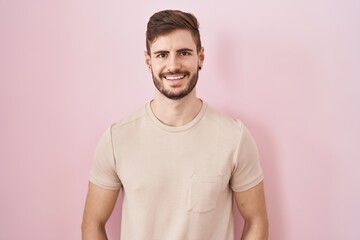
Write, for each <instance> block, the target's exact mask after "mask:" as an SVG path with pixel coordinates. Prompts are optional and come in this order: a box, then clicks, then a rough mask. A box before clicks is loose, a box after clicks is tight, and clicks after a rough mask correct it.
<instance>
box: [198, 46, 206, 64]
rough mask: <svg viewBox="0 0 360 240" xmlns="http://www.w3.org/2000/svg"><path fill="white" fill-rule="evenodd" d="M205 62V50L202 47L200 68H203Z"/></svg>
mask: <svg viewBox="0 0 360 240" xmlns="http://www.w3.org/2000/svg"><path fill="white" fill-rule="evenodd" d="M204 60H205V55H204V48H203V47H201V48H200V51H199V67H200V68H202V66H203V64H204Z"/></svg>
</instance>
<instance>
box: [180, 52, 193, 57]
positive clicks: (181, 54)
mask: <svg viewBox="0 0 360 240" xmlns="http://www.w3.org/2000/svg"><path fill="white" fill-rule="evenodd" d="M190 55H191V53H190V52H188V51H182V52H180V56H190Z"/></svg>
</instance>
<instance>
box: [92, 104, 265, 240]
mask: <svg viewBox="0 0 360 240" xmlns="http://www.w3.org/2000/svg"><path fill="white" fill-rule="evenodd" d="M262 180H263V174H262V170H261V167H260V163H259V160H258V151H257V148H256V144H255V142H254V140H253V138H252V137H251V135H250V133H249V131H248V130H247V129H246V127H245V126H244V125H243V123H241V122H240V121H239V120H236V119H232V118H230V117H228V116H226V115H224V114H222V113H219V112H217V111H215V110H214V109H212V108H211V107H209V106H208V105H207V104H206V103H203V106H202V108H201V111H200V112H199V114H198V115H197V116H196V117H195V118H194V119H193V121H191V122H190V123H188V124H186V125H184V126H181V127H170V126H167V125H164V124H163V123H161V122H160V121H159V120H158V119H157V118H156V117H155V115H154V114H153V112H152V110H151V108H150V104H147V105H146V106H145V107H144V108H142V109H141V110H139V111H137V112H136V113H135V114H133V115H131V116H130V117H128V118H126V119H123V120H122V121H120V122H118V123H116V124H113V125H112V126H111V127H110V128H109V129H108V130H107V131H106V132H105V133H104V135H103V136H102V138H101V140H100V142H99V144H98V146H97V148H96V151H95V160H94V165H93V169H92V172H91V176H90V181H91V182H92V183H94V184H96V185H98V186H100V187H102V188H106V189H119V188H122V189H123V206H122V226H121V239H122V240H145V239H146V240H233V238H234V236H233V232H234V226H233V213H232V192H233V191H236V192H239V191H245V190H247V189H250V188H251V187H254V186H255V185H257V184H258V183H260V182H261V181H262Z"/></svg>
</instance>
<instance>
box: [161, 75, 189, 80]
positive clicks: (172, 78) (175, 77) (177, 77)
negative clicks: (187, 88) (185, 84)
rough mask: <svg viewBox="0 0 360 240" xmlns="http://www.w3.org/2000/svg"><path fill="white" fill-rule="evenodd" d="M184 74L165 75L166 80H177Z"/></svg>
mask: <svg viewBox="0 0 360 240" xmlns="http://www.w3.org/2000/svg"><path fill="white" fill-rule="evenodd" d="M185 76H186V75H179V76H165V79H166V80H179V79H183V78H184V77H185Z"/></svg>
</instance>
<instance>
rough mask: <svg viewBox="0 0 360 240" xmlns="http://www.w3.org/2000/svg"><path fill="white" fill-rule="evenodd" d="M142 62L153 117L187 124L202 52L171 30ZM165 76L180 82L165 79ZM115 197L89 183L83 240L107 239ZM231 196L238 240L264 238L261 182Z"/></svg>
mask: <svg viewBox="0 0 360 240" xmlns="http://www.w3.org/2000/svg"><path fill="white" fill-rule="evenodd" d="M145 62H146V64H147V66H148V68H149V71H150V73H151V75H152V77H153V81H154V84H155V86H156V88H155V96H154V99H153V101H152V102H151V108H152V110H153V112H154V114H155V115H156V117H157V118H158V119H159V120H160V121H162V122H163V123H164V124H167V125H169V126H182V125H184V124H187V123H189V122H190V121H191V120H192V119H194V118H195V116H196V115H197V114H198V113H199V111H200V109H201V106H202V101H201V100H200V99H199V98H197V96H196V82H197V77H198V72H199V67H202V65H203V62H204V49H203V48H201V50H200V51H199V52H198V51H196V44H195V42H194V39H193V37H192V35H191V33H190V32H189V31H188V30H181V29H179V30H174V31H172V32H170V33H168V34H165V35H161V36H159V37H157V38H156V39H155V40H154V41H153V42H152V43H151V45H150V53H148V52H145ZM166 76H167V77H170V78H171V77H172V78H174V77H175V78H181V79H178V80H169V79H167V78H166ZM118 194H119V191H118V190H116V191H113V190H105V189H102V188H99V187H97V186H95V185H94V184H92V183H89V189H88V195H87V199H86V204H85V210H84V217H83V224H82V233H83V235H82V236H83V238H82V239H83V240H95V239H96V240H103V239H107V237H106V232H105V224H106V222H107V220H108V219H109V217H110V215H111V213H112V211H113V208H114V206H115V203H116V199H117V197H118ZM234 195H235V200H236V203H237V206H238V209H239V212H240V214H241V216H242V217H243V218H244V222H245V224H244V229H243V235H242V237H241V239H242V240H266V239H268V220H267V213H266V204H265V197H264V186H263V183H262V182H261V183H260V184H258V185H257V186H255V187H253V188H251V189H249V190H247V191H244V192H236V193H234Z"/></svg>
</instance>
